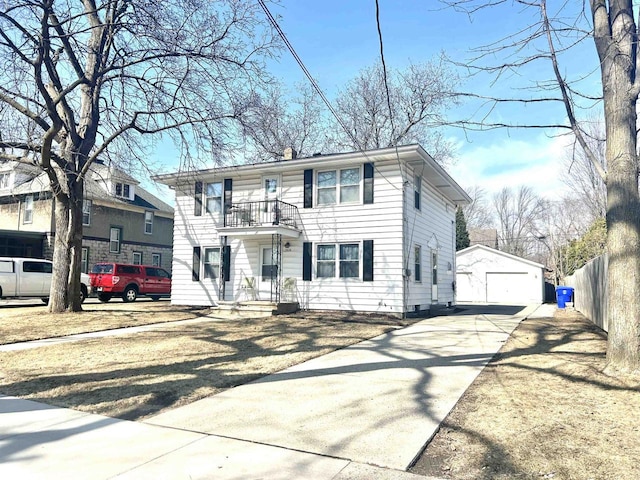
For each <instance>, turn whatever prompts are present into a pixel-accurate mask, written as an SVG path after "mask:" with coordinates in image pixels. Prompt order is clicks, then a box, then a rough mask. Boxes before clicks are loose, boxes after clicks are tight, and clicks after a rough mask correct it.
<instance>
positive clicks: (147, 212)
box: [144, 210, 155, 235]
mask: <svg viewBox="0 0 640 480" xmlns="http://www.w3.org/2000/svg"><path fill="white" fill-rule="evenodd" d="M147 214H150V215H151V221H150V222H148V221H147ZM154 220H155V214H154V213H153V212H152V211H151V210H145V211H144V234H145V235H153V221H154ZM147 226H151V228H150V229H149V230H150V231H147Z"/></svg>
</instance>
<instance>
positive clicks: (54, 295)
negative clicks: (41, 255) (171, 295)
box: [0, 0, 273, 312]
mask: <svg viewBox="0 0 640 480" xmlns="http://www.w3.org/2000/svg"><path fill="white" fill-rule="evenodd" d="M0 9H1V10H0V62H1V63H0V66H1V68H0V106H1V107H0V130H2V132H3V134H2V140H1V142H0V147H2V148H4V150H3V151H4V153H3V154H1V157H2V158H4V159H11V160H18V161H22V162H27V163H31V164H35V165H37V166H39V168H41V169H42V170H43V171H44V172H46V174H47V176H48V178H49V182H50V184H51V190H52V193H53V195H54V198H55V221H56V224H55V229H56V235H55V250H54V258H53V262H54V271H53V278H52V285H51V301H50V304H49V310H50V311H52V312H59V311H63V310H65V309H67V308H71V309H73V310H80V308H81V307H80V301H79V298H78V295H77V294H70V293H69V292H79V291H80V288H79V282H80V255H81V245H82V199H83V181H84V177H85V175H86V174H87V171H88V170H89V168H90V166H91V164H92V162H94V161H95V160H96V159H97V158H98V157H102V158H103V159H111V160H114V161H115V158H114V157H113V156H114V155H117V154H122V153H124V152H126V153H127V158H132V157H133V158H135V157H136V155H137V156H139V157H141V156H142V155H143V154H144V142H143V141H142V140H141V137H142V135H145V134H158V133H161V132H167V133H169V134H172V135H174V136H175V137H176V139H178V140H183V141H184V145H185V151H189V150H188V149H189V148H194V147H195V148H196V149H198V150H199V151H200V152H203V153H204V152H209V154H210V155H213V154H215V153H217V152H219V151H220V149H221V147H223V146H224V145H225V143H226V142H227V141H228V133H227V132H228V130H229V128H228V126H229V122H230V121H231V120H233V119H235V118H237V117H238V116H239V115H240V113H241V112H242V111H243V109H244V108H245V107H246V105H245V99H246V98H250V91H251V90H252V87H253V86H254V84H255V82H256V81H257V80H256V79H259V78H261V76H262V74H263V66H262V63H261V60H260V59H261V57H262V56H263V55H264V54H266V53H269V51H270V49H271V48H272V47H273V43H272V36H271V31H270V30H268V29H265V28H263V26H262V20H261V19H262V16H261V15H259V14H258V12H257V5H255V4H254V2H250V1H248V0H247V1H242V0H233V1H232V0H227V1H219V2H210V1H207V0H180V1H178V0H145V1H142V0H130V1H122V0H101V1H96V0H82V1H77V2H69V1H68V0H40V1H36V2H34V1H28V0H16V1H13V2H6V1H3V2H0ZM185 158H188V156H185Z"/></svg>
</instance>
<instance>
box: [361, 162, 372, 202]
mask: <svg viewBox="0 0 640 480" xmlns="http://www.w3.org/2000/svg"><path fill="white" fill-rule="evenodd" d="M363 203H365V204H367V203H373V163H365V164H364V197H363Z"/></svg>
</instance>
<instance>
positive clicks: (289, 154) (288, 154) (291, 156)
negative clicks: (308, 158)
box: [284, 147, 298, 160]
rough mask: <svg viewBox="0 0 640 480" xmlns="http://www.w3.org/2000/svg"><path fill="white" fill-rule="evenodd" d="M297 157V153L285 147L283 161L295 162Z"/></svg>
mask: <svg viewBox="0 0 640 480" xmlns="http://www.w3.org/2000/svg"><path fill="white" fill-rule="evenodd" d="M297 156H298V152H296V151H295V150H294V149H293V148H292V147H287V148H285V149H284V159H285V160H295V159H296V158H297Z"/></svg>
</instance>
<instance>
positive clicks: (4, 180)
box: [0, 172, 11, 190]
mask: <svg viewBox="0 0 640 480" xmlns="http://www.w3.org/2000/svg"><path fill="white" fill-rule="evenodd" d="M10 185H11V173H10V172H7V173H0V190H2V189H5V188H9V186H10Z"/></svg>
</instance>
